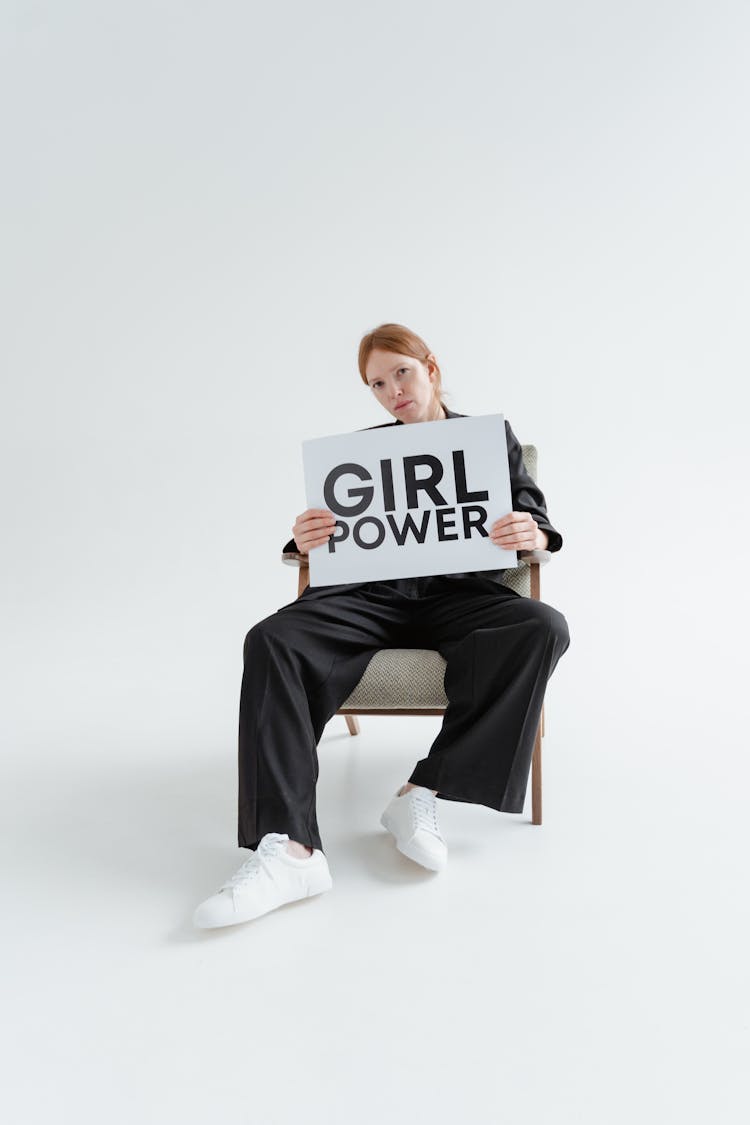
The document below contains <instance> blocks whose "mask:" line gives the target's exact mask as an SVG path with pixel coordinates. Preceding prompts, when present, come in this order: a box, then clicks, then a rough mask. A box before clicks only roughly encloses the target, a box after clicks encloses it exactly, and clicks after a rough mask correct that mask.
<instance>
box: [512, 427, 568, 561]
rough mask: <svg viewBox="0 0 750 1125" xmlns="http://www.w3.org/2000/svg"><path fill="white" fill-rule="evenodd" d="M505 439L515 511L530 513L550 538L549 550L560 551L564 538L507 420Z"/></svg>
mask: <svg viewBox="0 0 750 1125" xmlns="http://www.w3.org/2000/svg"><path fill="white" fill-rule="evenodd" d="M505 437H506V440H507V443H508V468H509V469H510V491H511V497H512V500H513V511H514V512H530V513H531V515H532V516H533V517H534V519H535V520H536V522H537V524H538V525H539V527H540V528H541V529H542V531H546V532H547V535H548V537H549V543H548V545H547V550H548V551H559V550H560V548H561V547H562V545H563V537H562V535H561V534H560V532H559V531H557V529H556V528H554V527H553V526H552V524H551V523H550V521H549V516H548V515H547V504H546V501H545V499H544V493H543V492H542V490H541V489H540V488H539V487H538V486H537V485H536V484H535V482H534V480H533V478H532V477H531V475H530V474H529V472H528V470H527V468H526V466H525V465H524V463H523V450H522V448H521V443H520V441H519V440H518V438H517V437H516V435H515V434H514V433H513V430H512V429H511V428H510V422H509V421H508V419H507V418H506V419H505Z"/></svg>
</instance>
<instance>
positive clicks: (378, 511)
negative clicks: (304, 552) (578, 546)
mask: <svg viewBox="0 0 750 1125" xmlns="http://www.w3.org/2000/svg"><path fill="white" fill-rule="evenodd" d="M302 460H303V464H304V470H305V491H306V496H307V507H308V508H327V509H328V510H330V511H332V512H333V513H334V515H335V517H336V527H335V528H334V532H333V535H332V536H331V539H330V540H329V541H328V543H326V544H323V545H322V546H320V547H314V548H313V549H312V550H311V551H310V553H309V557H310V585H311V586H329V585H335V584H337V583H345V582H375V581H378V580H382V579H387V578H410V577H415V576H417V575H427V574H459V573H463V572H465V571H474V570H498V569H502V568H506V567H514V566H517V565H518V558H517V555H516V552H515V551H505V550H503V549H501V548H500V547H498V546H496V545H495V544H494V543H493V542H492V540H491V539H490V538H489V529H490V527H491V526H492V524H493V523H494V522H495V521H496V520H498V519H500V517H501V516H504V515H506V514H507V513H508V512H510V511H512V499H511V490H510V474H509V470H508V445H507V441H506V437H505V420H504V416H503V415H502V414H486V415H481V416H478V417H471V418H448V419H443V420H441V421H438V422H415V423H412V424H404V425H401V426H386V427H383V428H377V429H372V430H358V431H357V432H356V433H349V434H335V435H334V436H333V437H325V438H315V439H313V440H311V441H304V442H303V443H302Z"/></svg>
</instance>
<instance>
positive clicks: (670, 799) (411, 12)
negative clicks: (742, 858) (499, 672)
mask: <svg viewBox="0 0 750 1125" xmlns="http://www.w3.org/2000/svg"><path fill="white" fill-rule="evenodd" d="M2 10H3V17H2V23H3V35H2V44H1V46H0V51H1V52H2V57H1V58H0V73H1V74H2V79H1V81H2V93H3V97H2V101H1V103H0V104H1V106H2V108H1V112H2V115H3V135H4V142H3V155H4V161H3V163H4V172H3V175H2V180H1V183H0V191H2V198H3V249H2V256H1V259H0V276H1V279H2V287H3V295H2V304H3V312H4V317H3V320H4V328H3V332H2V342H1V344H0V347H1V348H2V386H3V393H2V402H3V409H2V421H1V423H0V424H1V425H2V451H1V453H0V456H1V457H2V475H1V478H0V479H1V484H0V487H1V488H2V510H3V546H2V554H1V560H2V561H1V565H2V619H3V627H2V650H3V651H2V680H3V685H4V697H5V698H4V704H3V709H2V742H3V759H4V767H3V768H4V770H6V771H7V777H6V782H5V785H4V789H3V799H4V802H5V804H6V819H5V824H6V828H7V829H8V830H9V832H10V833H11V837H12V840H13V841H14V847H15V849H16V851H15V852H13V851H11V853H10V854H11V855H14V854H15V855H16V856H17V855H18V848H19V841H21V840H23V841H26V844H27V845H28V846H31V847H32V851H31V852H28V851H26V852H25V853H24V854H26V855H27V857H28V856H31V857H32V859H33V863H32V866H33V864H35V863H36V862H37V860H38V861H39V862H40V863H41V862H42V860H41V858H40V857H42V856H47V857H50V858H51V857H53V856H54V855H55V853H56V851H57V848H58V843H57V842H56V841H59V839H60V833H63V834H65V833H67V832H68V831H69V829H68V827H66V825H68V823H69V819H70V817H71V815H73V816H74V815H75V809H76V808H77V807H78V806H77V805H76V798H75V794H76V792H78V791H79V790H80V785H81V781H82V779H83V778H87V777H91V776H92V774H91V770H92V769H93V764H94V763H96V767H97V769H98V770H99V771H100V772H99V773H98V774H95V775H94V776H95V777H96V778H98V781H96V783H95V784H94V786H93V791H94V792H95V791H96V788H97V786H98V785H99V784H101V793H102V797H101V805H100V810H99V819H97V820H95V821H94V822H90V823H91V824H92V825H93V828H92V832H93V831H94V828H95V832H94V835H95V836H96V837H97V838H98V839H99V840H103V839H104V838H105V837H106V836H107V832H108V829H109V828H111V823H110V822H109V821H108V813H107V808H108V805H107V800H108V799H114V798H113V795H112V791H111V790H110V789H108V784H107V779H108V778H110V779H111V778H118V779H119V778H120V777H121V771H122V770H123V767H124V764H125V763H129V762H132V763H135V765H134V769H133V773H132V775H130V776H129V782H128V786H129V788H128V793H129V798H128V801H129V803H128V806H127V809H128V814H127V815H128V816H129V817H132V823H134V824H137V823H138V818H139V816H140V815H141V811H140V809H141V806H140V803H139V801H140V796H139V795H140V794H141V789H140V786H141V785H143V786H144V787H147V786H148V784H149V782H148V771H149V769H151V770H153V771H155V772H156V773H157V774H158V775H159V777H160V778H161V779H162V781H163V799H164V803H165V804H166V803H168V802H170V801H173V800H174V799H177V800H179V793H180V786H181V784H182V782H181V777H182V774H181V770H182V769H183V768H184V769H187V768H188V767H189V768H200V769H204V770H205V771H206V774H207V776H208V772H209V770H210V769H211V768H213V769H214V773H212V774H211V775H210V776H211V777H212V781H211V785H212V786H213V787H214V790H213V791H214V792H215V794H216V795H217V796H216V800H219V799H220V800H221V801H222V802H224V804H223V805H222V808H223V811H224V813H225V814H226V815H222V817H221V819H220V820H219V818H218V817H217V818H216V821H215V823H212V825H211V833H213V835H212V837H211V839H212V840H213V841H215V840H216V839H217V838H218V834H220V833H222V832H223V833H224V836H222V837H221V838H222V840H223V841H224V843H225V844H227V843H228V844H230V845H231V843H232V842H233V841H234V838H235V837H234V822H233V815H234V803H233V802H234V789H233V786H234V755H235V751H236V726H237V708H238V694H239V685H240V677H241V667H242V664H241V661H242V642H243V639H244V636H245V633H246V632H247V630H248V629H249V628H250V626H251V625H252V624H253V623H254V622H255V621H257V620H258V619H260V618H261V617H264V616H266V615H267V614H269V613H272V612H273V611H274V610H275V609H277V608H278V607H279V606H281V605H283V604H285V603H287V602H288V601H290V600H292V598H293V596H294V593H295V584H296V575H295V573H294V572H292V571H290V570H289V569H287V568H286V567H283V566H282V565H281V564H280V562H279V556H280V550H281V547H282V545H283V543H284V542H285V541H286V540H287V539H288V538H289V536H290V535H291V525H292V523H293V521H294V518H295V515H296V514H297V513H298V512H300V511H301V510H302V509H303V507H304V498H303V482H302V462H301V452H300V443H301V441H302V440H303V439H305V438H311V437H315V436H318V435H321V434H327V433H339V432H343V431H345V430H347V429H355V428H360V427H364V426H368V425H374V424H376V423H377V422H381V421H388V420H389V419H388V416H387V415H385V414H384V412H383V411H382V409H381V408H380V407H379V406H378V404H377V403H376V402H375V401H374V398H373V397H372V395H371V392H369V391H368V390H367V388H366V387H365V386H364V385H363V384H362V382H361V380H360V377H359V374H358V372H357V367H356V353H357V346H358V343H359V340H360V337H361V335H362V334H363V333H364V332H366V331H368V330H369V329H371V328H373V327H374V326H375V325H377V324H378V323H380V322H382V321H385V320H395V321H398V322H401V323H403V324H406V325H408V326H410V327H411V328H413V329H414V330H415V331H417V332H418V333H419V334H420V335H422V336H423V337H424V339H425V340H426V341H427V343H428V345H429V347H430V348H431V349H432V350H433V351H434V353H435V355H436V356H437V358H438V361H439V362H440V364H441V367H442V370H443V376H444V386H445V389H446V392H447V396H446V401H447V402H448V404H449V405H450V406H451V407H452V408H453V409H455V410H458V411H460V412H462V413H467V414H485V413H495V412H503V413H504V414H505V415H506V417H507V418H508V419H509V421H510V423H511V425H512V427H513V428H514V430H515V432H516V434H517V436H518V437H519V440H520V441H521V442H532V443H535V444H536V445H537V446H538V449H539V480H540V483H541V486H542V488H543V490H544V492H545V495H546V497H547V502H548V509H549V513H550V517H551V519H552V522H553V524H554V525H555V526H556V527H558V528H559V530H560V531H561V532H562V534H563V536H564V546H563V549H562V551H561V552H560V553H559V554H557V555H556V556H555V557H554V559H553V562H552V564H551V565H550V566H549V567H547V568H546V570H545V571H544V573H543V592H542V597H543V599H544V600H546V601H549V602H551V603H552V604H553V605H555V606H556V607H558V608H559V609H561V610H562V611H563V612H564V613H565V615H566V617H567V620H568V623H569V626H570V631H571V646H570V649H569V651H568V653H567V654H566V655H565V657H564V659H563V660H562V661H561V663H560V665H559V668H558V670H557V671H556V673H555V676H554V678H553V680H552V681H551V682H550V688H549V696H548V698H549V705H548V723H549V731H550V738H551V739H553V743H554V745H555V747H556V749H555V754H557V755H558V756H559V759H560V760H562V761H565V762H567V763H570V766H569V768H571V769H575V770H578V771H580V786H581V789H580V792H581V793H584V794H585V799H586V800H587V801H592V802H594V803H596V802H599V801H601V802H602V804H603V803H604V796H605V794H606V802H607V803H608V807H609V808H610V810H612V811H614V810H615V809H616V808H617V802H618V799H620V800H621V801H622V802H623V803H625V802H628V803H630V802H635V803H634V804H631V806H630V807H631V809H632V812H633V816H634V817H635V818H640V817H652V816H653V817H660V816H666V817H668V816H669V811H670V808H672V809H673V808H674V807H675V804H674V802H676V803H677V804H678V805H679V803H680V800H681V797H680V794H681V793H689V797H684V798H683V802H688V803H689V809H688V812H689V815H691V816H695V817H696V818H699V817H700V816H701V815H702V812H703V811H704V810H707V809H711V810H715V809H717V808H721V809H724V810H725V813H722V814H721V815H720V816H719V817H718V818H717V821H718V822H719V823H721V825H722V826H723V827H722V832H725V833H726V834H725V835H724V836H722V843H721V848H722V850H725V851H726V854H729V853H733V854H734V853H735V849H736V850H738V851H740V852H741V847H740V844H741V845H742V846H743V847H744V846H745V845H746V839H743V840H741V839H740V837H739V834H740V833H741V832H743V831H744V829H743V827H742V824H741V822H740V819H739V812H740V801H741V799H742V793H743V791H744V789H745V787H746V785H747V781H748V776H749V771H748V766H747V756H746V742H747V740H746V736H745V735H744V732H743V731H742V728H741V726H740V724H739V719H740V714H741V712H740V703H741V698H742V694H743V688H744V662H746V652H747V640H746V635H747V634H746V629H747V620H746V618H745V620H744V621H743V620H742V615H743V614H744V613H745V612H746V608H747V584H746V582H745V579H744V573H743V572H744V566H743V563H744V553H745V551H746V547H747V538H748V536H747V520H746V518H745V513H744V510H743V501H744V499H745V495H744V491H743V485H744V484H745V482H746V476H745V470H746V459H745V452H744V450H745V447H746V420H745V416H744V413H743V410H742V409H741V408H740V397H739V396H740V392H741V389H742V387H741V381H744V379H745V378H746V374H747V309H748V301H749V299H750V292H749V288H750V287H749V285H748V265H747V263H748V259H749V256H750V232H749V230H748V221H747V200H748V198H750V174H749V173H750V157H749V155H748V146H747V113H746V107H747V105H748V100H749V99H750V79H749V78H748V67H747V52H748V36H749V35H750V10H749V9H748V7H747V5H746V4H744V3H742V2H737V3H732V2H728V0H712V2H711V3H708V2H704V3H701V2H696V3H684V2H678V0H674V2H667V0H634V2H632V3H629V4H627V5H626V4H614V3H600V2H594V0H589V2H586V0H572V2H571V3H568V4H559V3H555V2H554V0H538V2H530V3H524V4H516V3H507V2H504V0H503V2H499V3H489V2H486V3H476V2H471V0H469V2H463V3H461V4H450V3H448V4H434V3H426V2H413V0H412V2H410V0H399V3H398V4H396V3H393V2H392V0H385V2H383V3H381V4H379V5H378V6H377V8H375V7H373V6H368V7H364V6H360V5H352V4H347V3H343V2H326V0H323V2H321V3H316V4H314V5H309V4H303V3H299V2H294V3H290V4H286V5H283V6H278V7H274V6H272V5H267V4H259V3H240V2H234V3H230V2H222V0H218V2H214V3H211V4H208V3H195V2H177V0H174V2H166V0H162V2H155V0H149V2H148V3H143V2H142V0H132V2H131V3H129V4H112V3H109V4H108V3H104V4H102V3H94V2H89V3H84V2H80V0H69V2H68V3H66V4H64V5H56V4H53V3H49V2H46V0H39V2H36V3H35V2H29V3H20V2H8V3H5V4H4V5H3V9H2ZM553 743H550V746H552V745H553ZM550 753H552V750H550ZM186 763H187V764H186ZM655 763H658V768H659V770H661V771H662V772H661V773H660V774H659V776H660V777H661V778H663V779H664V781H663V789H660V790H659V792H658V793H656V792H655V791H654V789H653V787H652V781H651V777H652V774H651V770H652V769H654V767H655ZM108 771H113V772H111V773H110V772H108ZM141 779H142V780H141ZM667 779H668V780H667ZM323 781H324V778H322V783H323ZM40 786H41V787H42V789H43V791H44V793H45V794H46V795H47V798H48V799H47V800H46V802H45V803H42V804H41V805H40V803H39V794H40V791H41V790H40ZM691 786H692V788H691ZM118 787H119V781H118V782H117V783H116V784H115V782H114V781H112V789H118ZM107 794H109V798H108V797H107ZM218 794H221V797H220V798H219V797H218ZM50 795H51V796H50ZM191 801H192V804H191V806H190V808H189V810H186V811H185V813H184V816H183V817H182V821H181V822H180V830H181V832H182V833H183V839H184V840H185V841H186V844H189V845H190V846H191V847H193V849H195V850H197V848H198V847H199V846H202V845H203V844H204V843H206V842H207V841H208V837H209V830H208V828H207V827H206V826H205V825H204V824H203V823H202V818H203V816H204V808H203V806H202V804H201V802H200V801H199V800H198V799H196V797H195V795H192V796H191ZM117 807H118V816H119V814H120V810H121V806H120V805H118V806H117ZM568 815H575V813H574V811H573V810H569V812H568ZM171 830H172V829H171V828H170V829H169V831H171ZM166 832H167V829H166V828H165V833H166ZM191 835H192V836H193V839H192V840H191ZM66 839H69V836H66ZM120 839H121V843H122V850H123V851H125V852H127V849H128V848H129V847H130V846H131V842H130V839H129V837H128V835H127V834H125V835H123V836H122V837H121V838H120ZM29 841H33V844H29ZM34 848H37V849H38V852H35V851H34V850H33V849H34ZM83 850H85V849H84V845H83V844H81V851H83ZM722 854H723V851H722ZM117 858H118V862H119V865H120V868H121V869H122V870H126V869H127V868H128V857H127V854H125V855H123V854H120V855H119V856H118V857H117ZM139 863H140V866H141V867H142V868H143V869H146V868H147V867H148V863H149V859H148V856H147V855H145V854H144V855H142V856H141V857H140V860H139ZM13 872H15V874H13ZM162 874H163V875H164V881H165V882H168V879H169V872H168V871H166V872H162ZM9 877H10V879H11V885H12V886H13V887H14V888H15V890H14V893H16V892H17V893H21V888H22V887H23V886H25V885H27V881H28V878H29V876H28V873H27V874H25V875H24V877H23V879H24V881H23V882H21V883H19V881H18V879H19V877H18V876H17V869H16V868H13V869H11V874H10V876H9ZM182 890H183V893H184V892H185V888H184V887H183V888H182ZM208 890H209V888H208V887H206V893H208ZM58 905H59V904H58ZM60 908H61V909H62V907H60ZM22 945H23V943H21V946H22ZM21 946H19V948H21ZM19 956H21V953H19Z"/></svg>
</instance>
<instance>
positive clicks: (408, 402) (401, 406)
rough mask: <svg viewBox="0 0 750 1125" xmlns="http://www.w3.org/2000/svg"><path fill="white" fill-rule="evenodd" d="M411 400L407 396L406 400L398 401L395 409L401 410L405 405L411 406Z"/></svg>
mask: <svg viewBox="0 0 750 1125" xmlns="http://www.w3.org/2000/svg"><path fill="white" fill-rule="evenodd" d="M412 401H413V400H412V399H410V398H409V399H407V400H406V402H400V403H399V404H398V406H397V407H396V410H403V409H404V407H405V406H411V404H412Z"/></svg>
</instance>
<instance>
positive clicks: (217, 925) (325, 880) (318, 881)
mask: <svg viewBox="0 0 750 1125" xmlns="http://www.w3.org/2000/svg"><path fill="white" fill-rule="evenodd" d="M332 886H333V879H332V878H331V876H330V874H328V873H321V875H320V876H319V877H318V878H314V879H311V880H310V886H309V888H308V890H307V891H306V892H305V894H303V895H299V896H298V897H297V898H287V899H285V900H284V901H283V902H277V903H276V905H275V906H269V907H268V909H267V910H261V912H260V913H259V914H247V915H244V916H243V917H241V918H228V919H226V921H225V920H223V919H222V920H220V921H216V922H197V921H196V920H195V916H193V925H194V926H195V928H196V929H198V930H219V929H224V928H226V927H227V926H239V925H241V924H242V923H243V922H254V921H255V920H256V918H264V917H265V916H266V914H270V913H271V912H272V911H274V910H278V909H279V907H281V906H288V905H289V904H290V903H292V902H303V901H304V900H305V899H306V898H314V896H315V895H321V894H323V893H324V892H325V891H330V889H331V887H332Z"/></svg>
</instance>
